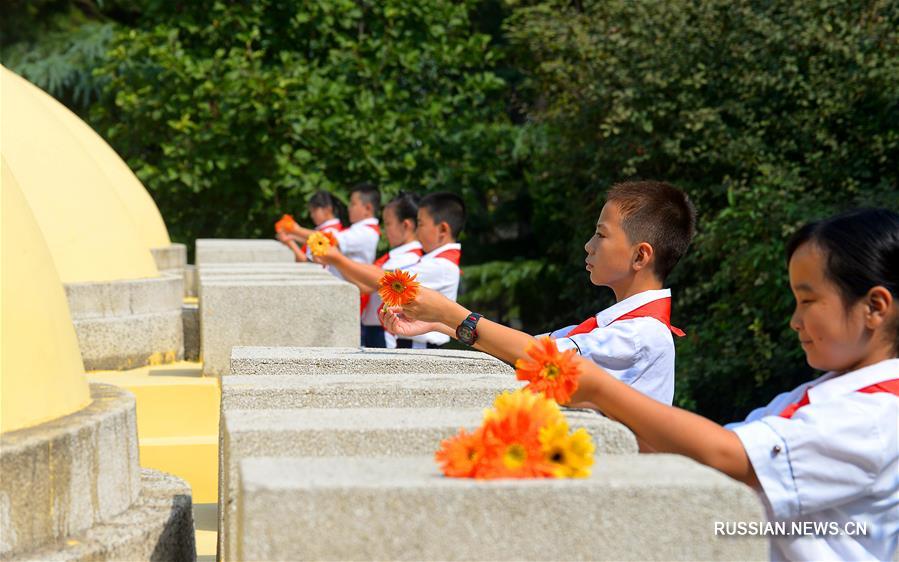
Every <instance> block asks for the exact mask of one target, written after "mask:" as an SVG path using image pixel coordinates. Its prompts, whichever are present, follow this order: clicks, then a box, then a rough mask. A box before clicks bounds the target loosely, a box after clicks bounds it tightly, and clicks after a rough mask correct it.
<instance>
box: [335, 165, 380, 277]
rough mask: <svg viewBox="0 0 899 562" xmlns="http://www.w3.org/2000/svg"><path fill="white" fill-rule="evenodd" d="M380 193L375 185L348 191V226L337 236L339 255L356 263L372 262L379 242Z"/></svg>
mask: <svg viewBox="0 0 899 562" xmlns="http://www.w3.org/2000/svg"><path fill="white" fill-rule="evenodd" d="M380 208H381V194H380V193H379V192H378V188H377V187H375V186H374V185H372V184H370V183H368V182H363V183H358V184H356V185H354V186H353V188H352V189H351V190H350V205H349V207H348V212H349V215H350V223H351V224H350V226H349V228H346V229H344V230H341V231H340V232H338V233H337V234H336V236H337V244H338V246H339V247H340V251H341V253H343V255H345V256H346V257H348V258H350V259H351V260H353V261H357V262H359V263H372V262H373V261H375V254H376V253H377V251H378V241H379V240H380V239H381V227H380V226H378V219H377V216H378V213H379V212H380Z"/></svg>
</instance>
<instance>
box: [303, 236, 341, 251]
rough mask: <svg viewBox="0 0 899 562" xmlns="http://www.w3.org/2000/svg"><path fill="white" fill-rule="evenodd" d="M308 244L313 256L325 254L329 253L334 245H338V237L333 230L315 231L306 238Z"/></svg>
mask: <svg viewBox="0 0 899 562" xmlns="http://www.w3.org/2000/svg"><path fill="white" fill-rule="evenodd" d="M306 246H307V247H308V248H309V250H310V251H311V252H312V255H313V256H323V255H325V254H327V253H328V250H329V249H331V247H332V246H337V237H336V236H334V234H333V233H332V232H329V231H325V232H313V233H312V235H311V236H310V237H309V238H308V239H306Z"/></svg>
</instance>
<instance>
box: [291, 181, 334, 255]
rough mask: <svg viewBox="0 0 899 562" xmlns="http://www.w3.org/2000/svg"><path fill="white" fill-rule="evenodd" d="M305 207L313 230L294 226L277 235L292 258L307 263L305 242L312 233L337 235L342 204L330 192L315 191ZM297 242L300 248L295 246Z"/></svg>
mask: <svg viewBox="0 0 899 562" xmlns="http://www.w3.org/2000/svg"><path fill="white" fill-rule="evenodd" d="M306 207H307V209H308V210H309V217H310V218H311V219H312V223H313V224H314V225H315V229H314V230H313V229H308V228H303V227H301V226H299V225H296V226H295V227H293V228H291V229H290V231H289V232H279V233H278V240H280V241H281V242H283V243H284V244H286V245H287V246H288V247H289V248H290V249H291V251H293V254H294V258H295V260H296V261H298V262H305V261H309V259H310V257H311V256H310V254H309V251H308V248H306V244H305V242H306V239H307V238H309V236H311V235H312V233H313V232H316V231H318V232H333V233H337V232H340V231H341V230H343V222H342V221H341V220H340V216H341V215H342V214H344V209H343V203H341V202H340V200H339V199H337V198H336V197H334V196H333V195H332V194H331V193H330V192H328V191H324V190H319V191H316V192H315V193H313V194H312V197H310V198H309V201H308V202H307V203H306ZM297 242H299V243H300V244H302V246H297Z"/></svg>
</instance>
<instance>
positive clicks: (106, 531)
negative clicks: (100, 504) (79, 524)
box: [13, 469, 197, 562]
mask: <svg viewBox="0 0 899 562" xmlns="http://www.w3.org/2000/svg"><path fill="white" fill-rule="evenodd" d="M196 557H197V554H196V546H195V542H194V524H193V515H192V513H191V494H190V487H189V486H188V485H187V484H186V483H185V482H184V481H183V480H181V479H180V478H176V477H174V476H172V475H169V474H166V473H164V472H159V471H156V470H149V469H141V471H140V495H139V497H138V498H137V500H136V501H135V502H134V504H132V505H131V506H130V507H129V508H128V509H127V510H126V511H124V512H122V513H120V514H118V515H117V516H115V517H113V518H111V519H110V520H108V521H105V522H103V523H98V524H95V525H94V526H92V527H91V528H89V529H87V530H85V531H83V532H81V533H78V534H75V535H71V536H69V537H66V538H65V539H64V540H61V541H59V542H58V543H56V544H52V545H45V546H44V547H42V548H39V549H37V550H34V551H32V552H28V553H23V554H21V555H19V556H16V557H14V558H13V560H40V561H86V560H91V561H107V560H109V561H113V560H128V561H133V560H158V561H160V562H162V561H172V562H192V561H193V560H196Z"/></svg>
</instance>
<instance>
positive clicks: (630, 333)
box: [549, 289, 674, 405]
mask: <svg viewBox="0 0 899 562" xmlns="http://www.w3.org/2000/svg"><path fill="white" fill-rule="evenodd" d="M664 298H671V290H670V289H659V290H653V291H643V292H642V293H637V294H636V295H633V296H630V297H628V298H626V299H624V300H622V301H619V302H617V303H615V304H614V305H612V306H610V307H609V308H606V309H604V310H602V311H600V312H599V313H598V314H597V315H596V328H595V329H593V330H591V331H590V332H587V333H584V334H576V335H574V336H569V335H568V334H569V333H570V332H571V331H572V330H573V329H574V328H575V327H576V326H574V325H572V326H566V327H564V328H561V329H559V330H555V331H554V332H550V333H549V336H550V337H552V338H555V340H556V346H557V347H558V348H559V349H560V350H566V349H574V350H576V351H577V352H578V354H579V355H581V356H583V357H586V358H587V359H589V360H591V361H593V362H594V363H596V364H597V365H599V366H600V367H602V368H603V369H605V370H606V371H608V372H609V374H611V375H612V376H613V377H615V378H617V379H618V380H620V381H622V382H625V383H627V384H629V385H631V386H632V387H634V388H635V389H637V390H639V391H640V392H642V393H643V394H645V395H647V396H649V397H651V398H655V399H656V400H658V401H659V402H662V403H664V404H669V405H670V404H671V403H672V402H673V401H674V338H673V337H672V336H671V330H670V329H669V328H668V326H666V325H665V324H664V323H663V322H661V321H659V320H656V319H655V318H649V317H645V318H630V319H627V320H618V321H617V322H616V321H615V320H616V319H618V318H620V317H621V316H623V315H625V314H627V313H628V312H631V311H633V310H635V309H637V308H640V307H641V306H643V305H645V304H649V303H650V302H653V301H655V300H658V299H664Z"/></svg>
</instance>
